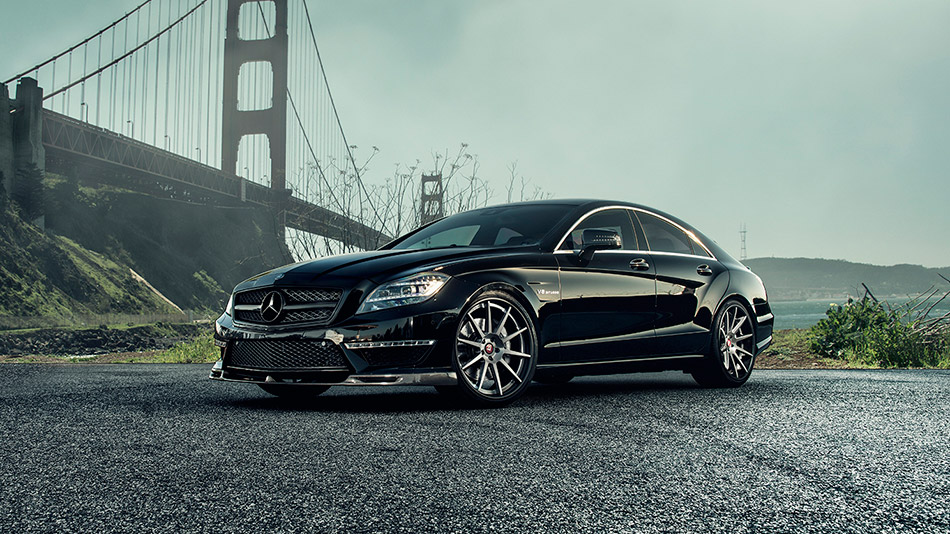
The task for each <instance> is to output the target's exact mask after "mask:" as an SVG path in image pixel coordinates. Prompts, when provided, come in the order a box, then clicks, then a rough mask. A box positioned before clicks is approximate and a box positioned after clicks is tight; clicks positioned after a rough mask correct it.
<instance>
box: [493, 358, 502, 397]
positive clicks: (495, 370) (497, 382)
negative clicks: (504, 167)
mask: <svg viewBox="0 0 950 534" xmlns="http://www.w3.org/2000/svg"><path fill="white" fill-rule="evenodd" d="M492 370H493V371H492V372H493V373H495V386H496V387H497V388H498V396H499V397H501V396H503V395H504V393H503V392H502V391H501V377H500V376H499V375H498V364H497V363H493V364H492Z"/></svg>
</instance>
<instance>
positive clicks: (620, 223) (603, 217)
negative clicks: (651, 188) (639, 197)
mask: <svg viewBox="0 0 950 534" xmlns="http://www.w3.org/2000/svg"><path fill="white" fill-rule="evenodd" d="M591 229H598V230H612V231H614V232H617V234H619V235H620V239H621V240H623V247H622V248H623V249H624V250H637V248H638V247H637V234H636V233H635V232H634V231H633V223H632V222H630V217H629V216H628V215H627V210H622V209H610V210H604V211H598V212H597V213H594V214H592V215H590V216H588V217H587V218H585V219H584V220H583V221H581V223H580V224H578V225H577V227H575V228H574V229H573V230H571V233H570V234H568V235H567V237H566V238H565V239H564V243H562V244H561V247H560V249H559V250H580V249H581V248H583V246H584V244H583V242H582V239H583V237H584V230H591Z"/></svg>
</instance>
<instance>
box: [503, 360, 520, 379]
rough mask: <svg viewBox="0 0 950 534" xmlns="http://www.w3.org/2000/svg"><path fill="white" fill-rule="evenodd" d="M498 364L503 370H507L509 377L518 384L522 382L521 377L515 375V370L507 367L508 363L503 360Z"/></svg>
mask: <svg viewBox="0 0 950 534" xmlns="http://www.w3.org/2000/svg"><path fill="white" fill-rule="evenodd" d="M498 363H500V364H501V366H502V367H504V368H505V369H508V372H509V373H511V376H513V377H515V380H517V381H518V383H519V384H520V383H521V382H522V380H521V377H520V376H518V373H516V372H515V370H514V369H512V368H511V366H510V365H508V362H506V361H505V360H501V361H500V362H498Z"/></svg>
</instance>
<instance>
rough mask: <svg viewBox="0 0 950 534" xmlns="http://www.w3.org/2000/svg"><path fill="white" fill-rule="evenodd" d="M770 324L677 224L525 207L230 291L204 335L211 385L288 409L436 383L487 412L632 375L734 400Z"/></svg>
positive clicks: (541, 204)
mask: <svg viewBox="0 0 950 534" xmlns="http://www.w3.org/2000/svg"><path fill="white" fill-rule="evenodd" d="M772 322H773V317H772V313H771V310H770V308H769V303H768V298H767V296H766V292H765V286H764V285H763V284H762V281H761V280H760V279H759V277H758V276H756V275H755V274H753V273H752V272H751V271H750V270H749V269H748V268H746V267H745V266H743V265H742V264H741V263H739V262H738V261H736V260H735V259H733V258H732V257H731V256H729V254H727V253H726V252H725V251H724V250H722V248H720V247H719V246H718V245H716V243H714V242H713V241H712V240H710V239H708V238H707V237H705V236H704V235H703V234H702V233H700V232H699V231H698V230H696V229H694V228H693V227H691V226H690V225H688V224H686V223H685V222H683V221H681V220H679V219H678V218H676V217H673V216H671V215H668V214H666V213H663V212H661V211H658V210H655V209H651V208H648V207H646V206H640V205H637V204H629V203H625V202H616V201H602V200H546V201H537V202H523V203H517V204H507V205H501V206H493V207H488V208H482V209H477V210H473V211H468V212H465V213H459V214H457V215H452V216H450V217H446V218H444V219H440V220H438V221H435V222H433V223H431V224H428V225H426V226H423V227H421V228H419V229H417V230H414V231H412V232H410V233H408V234H406V235H403V236H402V237H399V238H397V239H395V240H394V241H392V242H391V243H389V244H387V245H385V246H383V247H381V248H380V249H379V250H375V251H371V252H362V253H356V254H344V255H339V256H331V257H327V258H322V259H317V260H312V261H306V262H301V263H296V264H293V265H287V266H284V267H280V268H277V269H274V270H271V271H267V272H265V273H262V274H260V275H257V276H255V277H253V278H250V279H248V280H246V281H244V282H241V283H240V284H238V286H237V287H235V288H234V292H233V294H232V295H231V299H230V301H229V302H228V304H227V309H226V310H225V312H224V314H223V315H221V317H220V318H219V319H218V320H217V322H216V324H215V342H216V344H217V345H218V346H219V347H221V359H220V360H219V361H218V362H217V363H216V364H215V365H214V367H213V368H212V370H211V378H212V379H215V380H223V381H230V382H249V383H253V384H258V385H260V387H262V388H263V389H264V390H265V391H267V392H269V393H272V394H274V395H278V396H288V397H301V396H312V395H317V394H319V393H321V392H323V391H325V390H326V389H327V388H329V387H331V386H337V385H340V386H344V385H348V386H358V385H374V386H375V385H400V384H403V385H431V386H435V387H436V388H437V389H438V390H439V391H441V392H443V393H447V394H450V395H457V396H460V397H461V398H463V399H467V400H469V401H474V402H475V403H477V404H483V405H501V404H506V403H508V402H511V401H512V400H514V399H515V398H517V397H518V396H520V395H521V394H522V393H524V391H525V389H526V388H527V387H528V386H529V384H530V383H531V382H532V380H534V381H538V382H542V383H545V382H546V383H557V382H566V381H567V380H570V379H571V378H573V377H575V376H578V375H592V374H612V373H625V372H633V371H656V370H669V369H678V370H683V371H685V372H688V373H690V374H692V376H693V377H694V378H695V379H696V381H697V382H698V383H699V384H701V385H703V386H707V387H735V386H739V385H742V384H743V383H744V382H745V381H746V380H748V378H749V375H750V374H751V373H752V367H753V364H754V363H755V357H756V355H757V354H759V353H760V352H761V351H762V350H763V349H764V348H765V347H767V346H768V345H769V343H770V342H771V340H772Z"/></svg>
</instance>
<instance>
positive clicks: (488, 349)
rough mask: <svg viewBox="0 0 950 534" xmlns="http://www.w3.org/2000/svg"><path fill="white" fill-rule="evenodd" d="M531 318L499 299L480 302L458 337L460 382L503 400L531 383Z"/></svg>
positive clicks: (532, 355) (468, 316) (471, 310)
mask: <svg viewBox="0 0 950 534" xmlns="http://www.w3.org/2000/svg"><path fill="white" fill-rule="evenodd" d="M530 327H531V325H530V323H529V322H528V318H527V317H525V315H524V313H522V311H521V310H520V309H518V307H517V306H514V305H513V304H512V303H510V302H508V301H506V300H504V299H499V298H487V299H485V300H482V301H481V302H476V303H475V304H474V305H473V306H472V307H471V308H470V309H469V310H468V312H467V313H466V314H465V316H464V317H463V318H462V321H461V324H460V325H459V329H458V333H457V335H456V350H455V357H456V358H457V359H458V369H459V371H460V372H459V378H460V379H462V380H465V382H466V383H467V384H468V385H469V386H470V387H471V388H472V389H473V390H474V391H475V392H477V393H478V394H479V395H481V396H484V397H487V398H495V399H499V398H502V397H505V396H506V395H508V394H510V393H512V392H514V391H515V390H517V389H519V386H520V385H521V384H523V383H524V382H525V380H526V379H528V380H530V378H529V377H528V374H529V373H530V370H531V359H532V358H534V354H535V350H534V346H533V343H534V341H533V336H532V335H531V332H530Z"/></svg>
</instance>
